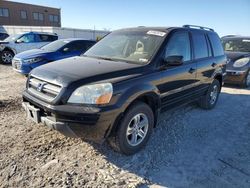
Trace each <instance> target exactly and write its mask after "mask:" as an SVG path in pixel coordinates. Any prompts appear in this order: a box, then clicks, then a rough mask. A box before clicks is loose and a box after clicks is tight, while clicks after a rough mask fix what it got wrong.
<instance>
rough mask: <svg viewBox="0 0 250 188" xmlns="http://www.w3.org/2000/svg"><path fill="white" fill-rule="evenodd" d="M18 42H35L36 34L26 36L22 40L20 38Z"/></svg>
mask: <svg viewBox="0 0 250 188" xmlns="http://www.w3.org/2000/svg"><path fill="white" fill-rule="evenodd" d="M18 40H19V41H21V42H24V43H30V42H35V35H34V34H25V35H23V36H22V37H21V38H19V39H18Z"/></svg>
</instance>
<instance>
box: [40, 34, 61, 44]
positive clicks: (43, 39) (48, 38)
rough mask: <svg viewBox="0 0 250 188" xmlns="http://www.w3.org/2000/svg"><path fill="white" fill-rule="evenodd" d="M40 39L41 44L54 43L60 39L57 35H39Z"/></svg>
mask: <svg viewBox="0 0 250 188" xmlns="http://www.w3.org/2000/svg"><path fill="white" fill-rule="evenodd" d="M38 38H39V39H40V41H41V42H52V41H55V40H57V39H58V37H57V36H55V35H44V34H39V35H38Z"/></svg>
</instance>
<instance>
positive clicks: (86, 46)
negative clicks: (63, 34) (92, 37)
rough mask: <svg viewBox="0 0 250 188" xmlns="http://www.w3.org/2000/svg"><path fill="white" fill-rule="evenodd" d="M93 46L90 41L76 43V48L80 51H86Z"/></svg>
mask: <svg viewBox="0 0 250 188" xmlns="http://www.w3.org/2000/svg"><path fill="white" fill-rule="evenodd" d="M93 44H94V42H92V41H78V42H77V43H76V48H77V49H79V50H80V51H86V50H88V49H89V48H90V47H91V46H93Z"/></svg>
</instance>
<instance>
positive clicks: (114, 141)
mask: <svg viewBox="0 0 250 188" xmlns="http://www.w3.org/2000/svg"><path fill="white" fill-rule="evenodd" d="M118 126H119V127H118V130H117V132H116V133H115V135H114V136H113V137H111V138H109V143H110V145H111V147H112V148H113V149H114V150H116V151H118V152H120V153H123V154H126V155H132V154H134V153H136V152H138V151H139V150H141V149H142V148H143V147H144V146H145V145H146V143H147V141H148V139H149V137H150V135H151V133H152V130H153V126H154V114H153V112H152V109H151V108H150V107H149V106H148V105H147V104H145V103H142V102H137V103H135V104H134V105H132V106H131V107H130V108H129V109H128V110H127V112H126V114H125V115H124V117H123V118H122V120H121V121H120V124H119V125H118Z"/></svg>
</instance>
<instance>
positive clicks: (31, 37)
mask: <svg viewBox="0 0 250 188" xmlns="http://www.w3.org/2000/svg"><path fill="white" fill-rule="evenodd" d="M36 43H37V42H36V35H35V34H32V33H29V34H24V35H22V36H21V37H20V38H19V39H17V42H16V51H17V53H20V52H24V51H27V50H31V49H35V48H36Z"/></svg>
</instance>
